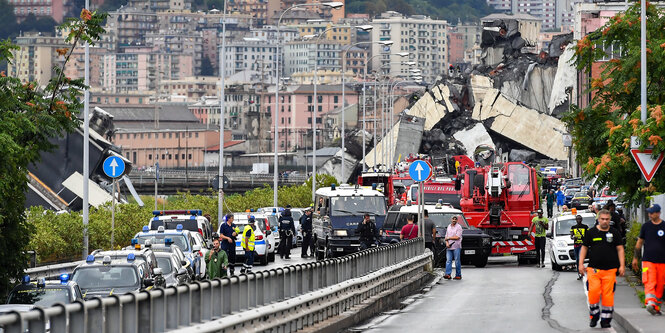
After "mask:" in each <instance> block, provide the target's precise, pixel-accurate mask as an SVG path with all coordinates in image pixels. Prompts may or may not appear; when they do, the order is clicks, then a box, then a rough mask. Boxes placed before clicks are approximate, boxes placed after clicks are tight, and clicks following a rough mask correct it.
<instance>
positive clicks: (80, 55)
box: [65, 46, 106, 89]
mask: <svg viewBox="0 0 665 333" xmlns="http://www.w3.org/2000/svg"><path fill="white" fill-rule="evenodd" d="M104 54H106V50H105V49H103V48H101V47H98V46H91V47H90V63H89V64H90V66H89V67H90V81H89V85H90V88H91V89H101V86H102V77H103V73H104V66H103V59H104ZM84 74H85V47H83V46H77V47H76V48H74V51H72V56H71V57H70V58H69V62H68V63H67V64H66V65H65V75H66V76H67V77H69V78H72V79H82V78H83V77H84Z"/></svg>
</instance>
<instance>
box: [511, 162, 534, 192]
mask: <svg viewBox="0 0 665 333" xmlns="http://www.w3.org/2000/svg"><path fill="white" fill-rule="evenodd" d="M529 176H530V175H529V168H528V167H527V166H526V165H524V164H511V165H509V166H508V180H510V190H509V194H511V195H512V194H517V195H523V194H529V193H530V185H531V182H530V181H529Z"/></svg>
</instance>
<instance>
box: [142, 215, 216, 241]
mask: <svg viewBox="0 0 665 333" xmlns="http://www.w3.org/2000/svg"><path fill="white" fill-rule="evenodd" d="M152 215H154V217H153V218H152V219H150V223H148V227H149V228H150V230H157V229H158V228H159V227H160V226H163V227H164V229H166V230H169V229H175V228H176V227H177V226H178V225H182V227H183V229H184V230H189V231H191V232H195V233H198V234H199V235H201V237H203V240H204V241H205V245H204V246H203V247H206V248H210V247H211V246H212V225H211V224H210V221H208V219H207V218H206V217H205V216H203V211H202V210H200V209H190V210H155V211H153V212H152Z"/></svg>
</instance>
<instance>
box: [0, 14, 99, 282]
mask: <svg viewBox="0 0 665 333" xmlns="http://www.w3.org/2000/svg"><path fill="white" fill-rule="evenodd" d="M105 17H106V15H105V14H97V13H90V12H89V11H87V10H84V11H83V12H82V13H81V19H80V20H78V19H77V20H69V21H67V22H66V23H65V24H64V25H63V28H64V29H66V30H67V31H70V33H69V35H68V36H67V41H68V42H70V43H71V48H69V49H58V50H57V52H58V54H60V55H62V56H64V57H65V63H66V62H67V61H68V60H69V57H70V56H71V52H72V51H73V49H74V47H75V46H76V45H77V44H78V43H79V42H80V41H88V42H90V43H93V44H94V42H95V41H96V40H98V39H99V35H100V34H101V33H102V32H103V29H102V27H101V25H100V24H101V23H102V21H103V20H104V19H105ZM14 49H16V47H15V46H13V45H11V44H10V43H9V42H8V41H3V42H1V43H0V60H7V61H11V59H12V50H14ZM63 67H64V65H63ZM54 70H55V73H56V75H55V76H54V77H53V79H51V80H50V81H49V83H48V84H47V85H46V86H45V87H44V88H40V87H38V85H37V84H36V83H34V82H25V83H24V82H21V80H19V79H18V78H14V77H7V76H6V75H5V73H4V72H3V73H1V74H0V87H1V88H0V156H1V157H0V165H1V166H2V168H0V226H2V232H1V233H0V248H1V249H4V253H3V255H1V256H0V295H2V294H5V293H6V292H7V291H8V288H9V287H10V281H11V280H12V279H17V278H20V276H21V275H22V274H23V271H24V269H25V267H26V264H27V261H26V257H25V255H23V254H22V251H23V250H25V249H26V246H27V245H28V242H29V240H30V237H31V235H32V232H33V231H34V229H33V228H31V227H30V226H29V225H28V224H27V223H26V216H25V212H24V204H25V193H26V191H27V188H28V187H27V182H28V179H27V173H28V171H27V170H28V165H29V164H31V163H35V162H37V161H38V160H39V158H40V153H41V152H43V151H46V150H48V149H52V148H53V146H52V144H51V143H50V142H49V140H50V139H51V138H53V137H58V136H61V135H62V134H63V133H64V132H72V131H74V130H75V129H76V128H77V127H78V125H79V120H78V118H77V117H76V115H77V113H78V111H79V109H80V108H81V102H79V96H80V95H81V90H82V89H83V88H84V86H83V82H82V80H71V79H69V78H67V77H65V76H64V74H63V71H62V68H61V67H56V68H54Z"/></svg>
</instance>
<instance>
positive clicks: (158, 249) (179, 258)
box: [150, 244, 196, 285]
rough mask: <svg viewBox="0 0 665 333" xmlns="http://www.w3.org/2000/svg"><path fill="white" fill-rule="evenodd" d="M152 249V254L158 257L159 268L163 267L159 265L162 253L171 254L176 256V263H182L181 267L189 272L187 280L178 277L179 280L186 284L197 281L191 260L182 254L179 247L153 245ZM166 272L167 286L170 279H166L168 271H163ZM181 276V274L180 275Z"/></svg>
mask: <svg viewBox="0 0 665 333" xmlns="http://www.w3.org/2000/svg"><path fill="white" fill-rule="evenodd" d="M150 249H151V250H152V252H153V253H154V254H155V257H157V266H158V267H161V265H160V264H159V257H160V253H170V254H172V255H174V256H175V260H176V262H178V263H180V264H179V267H182V268H184V269H185V270H186V272H187V278H186V279H185V278H181V277H178V279H179V280H180V279H182V280H186V282H191V281H193V280H194V279H196V274H194V269H193V268H192V265H191V264H190V262H189V259H187V256H185V254H184V253H183V252H182V250H181V249H180V248H179V247H177V246H171V245H167V244H163V245H162V244H157V245H151V246H150ZM162 268H163V267H162ZM162 271H163V272H164V278H165V279H166V280H167V285H168V279H167V278H166V275H167V274H166V270H165V269H162ZM178 273H180V269H178ZM178 275H179V274H178Z"/></svg>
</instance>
